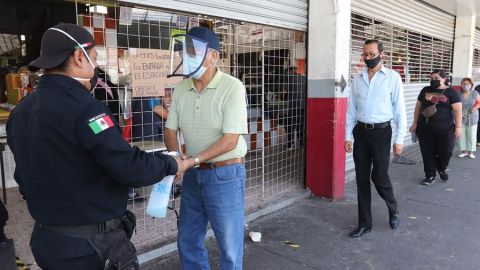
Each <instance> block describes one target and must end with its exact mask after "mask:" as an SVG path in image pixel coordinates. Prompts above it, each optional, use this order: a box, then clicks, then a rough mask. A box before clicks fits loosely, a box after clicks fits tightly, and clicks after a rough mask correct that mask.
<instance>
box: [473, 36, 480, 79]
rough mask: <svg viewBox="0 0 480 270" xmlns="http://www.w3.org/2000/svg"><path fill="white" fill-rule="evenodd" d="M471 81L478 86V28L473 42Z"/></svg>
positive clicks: (479, 41) (479, 56)
mask: <svg viewBox="0 0 480 270" xmlns="http://www.w3.org/2000/svg"><path fill="white" fill-rule="evenodd" d="M472 79H473V81H474V82H475V83H476V84H480V28H476V29H475V39H474V41H473V61H472Z"/></svg>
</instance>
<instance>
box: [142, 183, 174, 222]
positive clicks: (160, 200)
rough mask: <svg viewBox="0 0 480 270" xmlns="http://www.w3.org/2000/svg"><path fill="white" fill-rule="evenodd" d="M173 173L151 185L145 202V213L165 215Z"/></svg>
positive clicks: (158, 215) (159, 216)
mask: <svg viewBox="0 0 480 270" xmlns="http://www.w3.org/2000/svg"><path fill="white" fill-rule="evenodd" d="M174 178H175V175H168V176H165V178H163V179H162V181H160V182H158V183H156V184H155V185H153V188H152V192H151V193H150V198H149V199H148V204H147V211H146V212H147V215H149V216H152V217H157V218H163V217H166V216H167V210H168V202H169V201H170V192H171V191H172V184H173V180H174Z"/></svg>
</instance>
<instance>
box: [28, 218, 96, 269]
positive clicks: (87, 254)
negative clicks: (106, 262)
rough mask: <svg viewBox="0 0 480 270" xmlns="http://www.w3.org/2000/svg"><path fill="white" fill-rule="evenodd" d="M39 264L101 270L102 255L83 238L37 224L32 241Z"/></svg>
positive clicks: (33, 251)
mask: <svg viewBox="0 0 480 270" xmlns="http://www.w3.org/2000/svg"><path fill="white" fill-rule="evenodd" d="M30 246H31V248H32V253H33V256H34V257H35V261H36V262H37V264H38V266H40V268H42V269H48V270H56V269H58V270H64V269H72V270H85V269H92V270H97V269H98V270H100V269H103V265H102V262H101V261H100V257H99V256H98V255H97V253H96V251H95V250H94V249H93V247H92V246H91V245H90V243H89V242H88V240H86V239H83V238H76V237H69V236H66V235H63V234H60V233H58V232H54V231H51V230H49V229H46V228H40V226H39V225H38V224H36V225H35V227H34V229H33V232H32V239H31V241H30Z"/></svg>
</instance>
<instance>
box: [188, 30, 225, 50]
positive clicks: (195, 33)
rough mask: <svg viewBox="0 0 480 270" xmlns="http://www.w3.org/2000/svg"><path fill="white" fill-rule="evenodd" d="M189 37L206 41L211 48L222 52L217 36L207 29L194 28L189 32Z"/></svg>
mask: <svg viewBox="0 0 480 270" xmlns="http://www.w3.org/2000/svg"><path fill="white" fill-rule="evenodd" d="M187 36H191V37H195V38H198V39H201V40H204V41H205V42H207V46H208V47H209V48H211V49H214V50H216V51H220V42H219V41H218V37H217V35H216V34H215V33H214V32H213V31H212V30H210V29H208V28H206V27H193V28H192V29H190V30H189V31H188V33H187Z"/></svg>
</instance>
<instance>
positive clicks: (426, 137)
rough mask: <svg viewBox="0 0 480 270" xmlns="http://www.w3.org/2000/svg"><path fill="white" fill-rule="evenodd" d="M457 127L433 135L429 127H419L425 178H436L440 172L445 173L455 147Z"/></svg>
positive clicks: (418, 133)
mask: <svg viewBox="0 0 480 270" xmlns="http://www.w3.org/2000/svg"><path fill="white" fill-rule="evenodd" d="M454 132H455V127H454V126H452V128H451V129H450V130H448V131H447V132H444V133H440V134H437V133H433V132H432V131H431V130H429V129H428V127H422V126H419V127H417V136H418V142H419V143H420V150H421V152H422V158H423V170H424V172H425V177H435V176H436V175H437V172H436V171H437V170H438V171H445V170H446V169H447V167H448V163H449V162H450V158H451V157H452V154H453V148H454V147H455V136H454Z"/></svg>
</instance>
